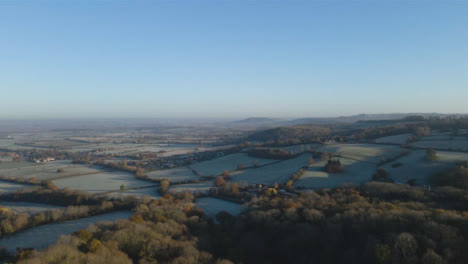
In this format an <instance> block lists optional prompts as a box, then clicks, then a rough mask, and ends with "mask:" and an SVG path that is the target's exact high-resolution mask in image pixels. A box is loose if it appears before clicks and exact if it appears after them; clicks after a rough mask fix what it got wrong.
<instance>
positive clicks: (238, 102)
mask: <svg viewBox="0 0 468 264" xmlns="http://www.w3.org/2000/svg"><path fill="white" fill-rule="evenodd" d="M467 14H468V1H460V0H452V1H449V0H440V1H433V0H419V1H418V0H406V1H397V0H388V1H377V0H361V1H359V0H358V1H353V0H346V1H334V0H330V1H324V0H307V1H298V0H297V1H293V0H283V1H279V0H269V1H267V0H257V1H253V0H217V1H215V0H213V1H204V0H199V1H194V0H187V1H157V0H154V1H138V0H133V1H130V0H128V1H123V0H114V1H111V0H95V1H88V0H79V1H78V0H68V1H63V0H55V1H53V0H24V1H21V0H0V94H1V97H0V99H1V101H0V119H25V118H26V119H28V118H89V117H97V118H102V117H106V118H107V117H112V118H119V117H122V118H134V117H138V118H146V117H152V118H243V117H252V116H262V117H282V118H288V117H319V116H324V117H328V116H341V115H353V114H360V113H402V112H441V113H468V103H467V102H468V15H467Z"/></svg>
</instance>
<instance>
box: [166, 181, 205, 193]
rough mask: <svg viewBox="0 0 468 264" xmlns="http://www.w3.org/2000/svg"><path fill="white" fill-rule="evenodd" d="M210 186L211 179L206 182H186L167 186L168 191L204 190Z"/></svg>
mask: <svg viewBox="0 0 468 264" xmlns="http://www.w3.org/2000/svg"><path fill="white" fill-rule="evenodd" d="M210 188H213V181H206V182H201V183H188V184H178V185H171V186H170V187H169V192H170V193H178V192H206V191H208V190H209V189H210Z"/></svg>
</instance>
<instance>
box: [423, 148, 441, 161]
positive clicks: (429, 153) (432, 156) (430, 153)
mask: <svg viewBox="0 0 468 264" xmlns="http://www.w3.org/2000/svg"><path fill="white" fill-rule="evenodd" d="M438 159H439V157H437V152H436V151H435V150H434V149H432V148H429V149H427V150H426V160H428V161H436V160H438Z"/></svg>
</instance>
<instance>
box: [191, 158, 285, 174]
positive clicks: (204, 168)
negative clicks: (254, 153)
mask: <svg viewBox="0 0 468 264" xmlns="http://www.w3.org/2000/svg"><path fill="white" fill-rule="evenodd" d="M255 161H256V162H257V163H258V165H259V166H260V165H265V164H269V163H273V162H276V160H271V159H262V158H256V157H250V156H248V155H247V154H245V153H235V154H230V155H226V156H224V157H221V158H217V159H212V160H208V161H204V162H200V163H196V164H194V165H192V166H191V167H192V168H193V169H194V170H195V171H197V172H198V173H199V174H200V175H203V176H218V175H220V174H221V173H223V172H224V171H235V170H236V168H237V165H239V164H242V165H243V166H244V167H252V166H254V162H255Z"/></svg>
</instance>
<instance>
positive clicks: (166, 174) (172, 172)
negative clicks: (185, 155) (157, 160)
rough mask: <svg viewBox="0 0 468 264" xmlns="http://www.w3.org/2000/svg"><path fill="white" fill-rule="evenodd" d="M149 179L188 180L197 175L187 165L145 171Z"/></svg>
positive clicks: (193, 178) (195, 177)
mask: <svg viewBox="0 0 468 264" xmlns="http://www.w3.org/2000/svg"><path fill="white" fill-rule="evenodd" d="M146 175H147V176H148V177H149V178H151V179H157V180H162V179H168V180H169V181H170V182H181V181H188V180H197V179H199V177H198V176H197V175H195V174H194V173H193V172H192V170H191V169H189V168H188V167H177V168H172V169H168V170H157V171H151V172H148V173H146Z"/></svg>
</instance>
